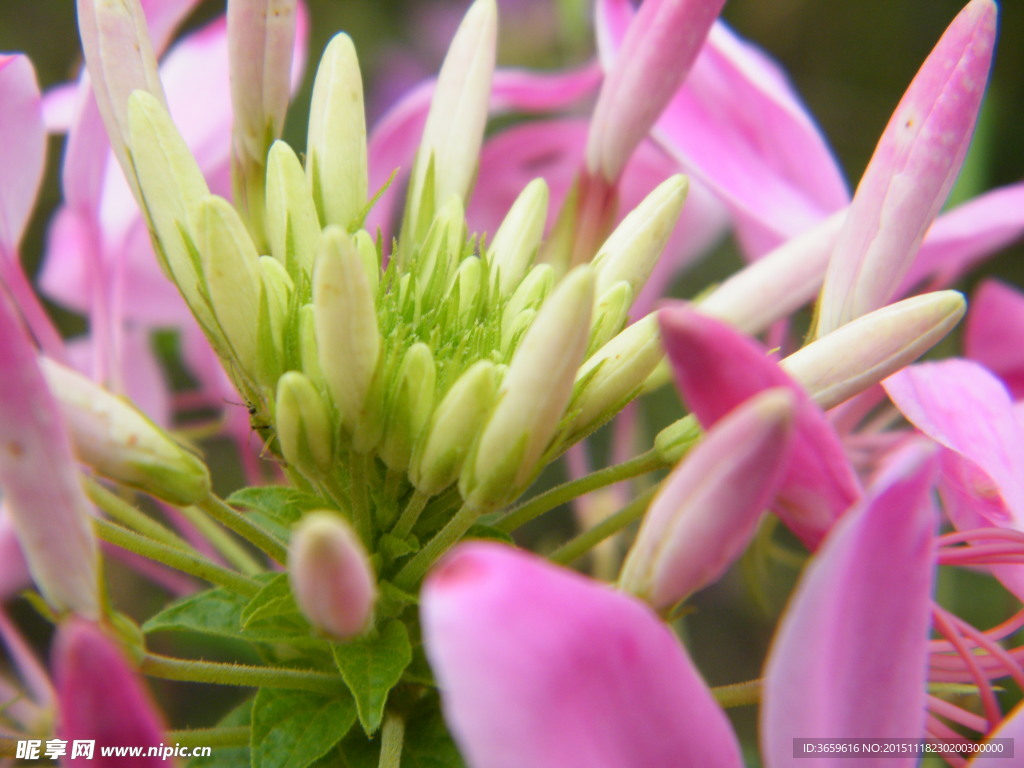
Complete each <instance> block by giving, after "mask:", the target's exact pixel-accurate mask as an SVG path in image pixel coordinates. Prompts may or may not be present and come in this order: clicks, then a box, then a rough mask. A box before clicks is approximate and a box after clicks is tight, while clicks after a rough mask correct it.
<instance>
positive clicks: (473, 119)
mask: <svg viewBox="0 0 1024 768" xmlns="http://www.w3.org/2000/svg"><path fill="white" fill-rule="evenodd" d="M497 36H498V7H497V3H496V2H495V0H475V1H474V3H473V5H471V6H470V8H469V10H468V11H467V12H466V16H465V18H464V19H463V20H462V24H461V25H460V26H459V29H458V31H457V32H456V33H455V38H454V39H453V40H452V44H451V46H450V47H449V48H448V54H447V56H445V60H444V64H442V65H441V72H440V74H439V75H438V78H437V87H436V89H435V90H434V98H433V100H432V101H431V104H430V112H429V113H428V115H427V123H426V126H425V127H424V129H423V139H422V141H421V142H420V148H419V152H418V154H417V155H416V164H415V165H414V166H413V171H412V178H411V180H410V182H409V199H408V203H407V206H406V209H407V213H406V221H405V222H404V223H403V226H402V234H403V236H406V237H411V238H412V239H413V240H414V241H419V240H420V239H421V238H422V236H423V233H425V232H426V229H427V226H428V225H429V224H430V220H431V219H432V218H433V215H434V206H436V205H439V204H441V203H444V202H445V201H446V200H447V199H448V198H449V197H451V196H452V195H457V196H458V197H460V198H462V199H463V200H466V199H468V197H469V190H470V187H471V186H472V183H473V177H474V176H475V175H476V167H477V162H478V158H479V155H480V145H481V144H482V143H483V138H484V125H485V123H486V122H487V107H488V101H489V99H490V93H491V75H492V74H493V73H494V59H495V51H496V49H497ZM428 187H429V188H428Z"/></svg>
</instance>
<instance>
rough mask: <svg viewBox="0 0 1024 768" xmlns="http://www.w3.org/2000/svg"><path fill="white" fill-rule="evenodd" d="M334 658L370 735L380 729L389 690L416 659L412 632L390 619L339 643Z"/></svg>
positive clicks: (360, 720)
mask: <svg viewBox="0 0 1024 768" xmlns="http://www.w3.org/2000/svg"><path fill="white" fill-rule="evenodd" d="M333 650H334V661H335V663H336V664H337V665H338V671H339V672H341V676H342V677H343V678H344V679H345V683H346V684H347V685H348V687H349V690H351V691H352V695H353V696H354V697H355V699H356V707H357V708H358V711H359V722H360V723H361V724H362V726H363V730H365V731H366V733H367V735H370V734H373V733H374V732H375V731H376V730H377V729H378V728H380V724H381V721H382V720H383V719H384V705H385V704H386V703H387V700H388V692H389V691H390V690H391V689H392V688H393V687H394V686H395V684H396V683H397V682H398V681H399V679H400V678H401V677H402V672H404V671H405V668H406V667H407V666H408V665H409V662H410V661H412V646H411V645H410V644H409V631H408V630H407V629H406V628H405V624H403V623H402V622H401V621H398V620H394V621H391V622H388V623H387V624H385V625H384V627H383V628H382V629H381V630H380V632H379V633H375V634H374V635H372V636H369V637H364V638H359V639H358V640H353V641H350V642H348V643H339V644H336V645H335V646H334V648H333Z"/></svg>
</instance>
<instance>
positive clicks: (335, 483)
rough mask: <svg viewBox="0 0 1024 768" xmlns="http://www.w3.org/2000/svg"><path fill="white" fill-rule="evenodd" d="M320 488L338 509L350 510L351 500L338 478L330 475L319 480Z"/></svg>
mask: <svg viewBox="0 0 1024 768" xmlns="http://www.w3.org/2000/svg"><path fill="white" fill-rule="evenodd" d="M320 487H321V488H322V490H323V491H324V492H326V495H327V496H328V497H330V499H331V501H333V502H334V503H335V504H336V505H337V507H338V509H343V510H348V509H351V508H352V499H351V497H350V495H349V492H348V489H347V488H346V487H345V486H344V485H343V484H342V482H341V480H340V478H338V477H337V476H335V475H332V474H330V473H328V474H325V475H324V476H323V477H322V478H321V479H320Z"/></svg>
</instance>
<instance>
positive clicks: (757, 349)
mask: <svg viewBox="0 0 1024 768" xmlns="http://www.w3.org/2000/svg"><path fill="white" fill-rule="evenodd" d="M659 319H660V321H661V334H662V342H663V343H664V345H665V350H666V352H667V353H668V358H669V362H670V363H671V364H672V368H673V370H674V372H675V377H676V383H677V384H678V386H679V389H680V392H681V393H682V395H683V399H684V400H685V401H686V403H687V405H688V406H689V407H690V409H691V410H692V411H693V412H694V413H695V414H696V415H697V418H698V419H700V422H701V424H703V425H704V427H705V428H708V427H710V426H711V425H712V424H715V423H716V422H717V421H718V420H719V419H721V418H722V417H723V416H724V415H725V414H727V413H728V412H729V411H731V410H732V409H733V408H735V407H736V406H738V405H739V404H740V403H742V402H744V401H745V400H747V399H748V398H750V397H752V396H753V395H755V394H757V393H758V392H761V391H762V390H765V389H771V388H772V387H786V388H787V389H789V390H791V391H792V392H793V393H794V394H795V396H796V401H797V406H796V421H795V424H796V428H795V436H794V440H793V459H792V462H791V464H790V468H789V471H788V472H787V474H786V479H785V480H784V481H783V484H782V490H781V491H780V492H779V497H778V500H777V502H776V512H777V513H778V515H779V517H780V518H781V519H782V520H783V521H784V522H785V523H786V525H787V526H789V527H790V528H791V529H792V530H793V531H794V533H796V534H797V535H798V536H799V537H800V538H801V539H802V540H803V541H804V543H805V544H807V545H808V546H809V547H811V548H812V549H813V548H814V547H815V546H816V545H817V543H818V541H820V539H821V537H822V536H823V535H824V534H825V533H826V531H827V530H828V529H829V528H830V527H831V525H832V523H833V522H834V521H835V520H836V518H838V517H839V516H840V515H841V514H842V513H843V512H845V511H846V509H847V508H848V507H849V506H850V505H851V504H852V503H853V502H854V501H856V500H857V499H858V498H859V496H860V484H859V482H858V481H857V477H856V475H855V474H854V472H853V470H852V468H851V467H850V464H849V462H848V461H847V459H846V456H845V454H844V452H843V447H842V444H841V443H840V441H839V437H838V435H836V433H835V431H834V429H833V428H832V427H831V425H830V424H829V423H828V420H827V419H826V418H825V414H824V413H823V412H822V411H821V409H820V408H818V407H817V406H816V405H815V404H814V403H813V402H812V400H811V399H810V397H809V396H808V394H807V392H806V391H805V390H804V389H803V388H802V387H801V386H800V385H798V384H797V383H796V382H794V381H793V380H792V379H791V378H789V376H788V375H787V374H786V373H785V372H784V371H783V370H782V369H781V368H779V366H778V364H777V363H776V362H775V360H773V359H772V358H770V357H769V356H768V354H767V352H766V351H765V350H764V349H763V348H762V347H761V346H760V345H759V344H758V343H757V342H755V341H754V340H753V339H751V338H749V337H747V336H744V335H743V334H741V333H739V332H738V331H736V330H734V329H733V328H732V327H730V326H728V325H726V324H725V323H722V322H721V321H719V320H714V319H712V318H710V317H707V316H704V315H702V314H700V313H699V312H697V311H695V310H694V309H692V308H690V307H689V306H687V305H685V304H673V305H672V306H671V307H667V308H665V309H662V310H661V312H660V313H659Z"/></svg>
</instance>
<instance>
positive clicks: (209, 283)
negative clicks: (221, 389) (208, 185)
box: [191, 195, 261, 375]
mask: <svg viewBox="0 0 1024 768" xmlns="http://www.w3.org/2000/svg"><path fill="white" fill-rule="evenodd" d="M191 222H192V226H191V229H192V232H193V233H194V237H195V245H196V248H197V249H198V250H199V258H200V260H201V262H202V270H203V278H204V279H205V280H206V288H207V291H208V293H209V295H210V302H211V304H212V305H213V310H214V313H215V314H216V316H217V323H218V325H219V326H220V329H221V331H223V334H224V338H225V339H226V341H227V344H228V346H229V347H230V348H231V350H232V352H233V353H234V357H235V360H237V361H238V364H239V365H240V366H241V368H242V370H243V371H245V372H246V373H247V374H249V375H252V374H254V373H255V371H256V348H257V330H258V328H257V320H258V318H259V305H260V290H261V285H260V271H259V254H258V253H257V252H256V246H255V245H253V243H252V238H250V237H249V232H248V230H247V229H246V228H245V224H243V223H242V219H241V218H240V217H239V215H238V212H237V211H235V209H234V208H233V207H232V206H231V204H230V203H229V202H228V201H227V200H225V199H224V198H221V197H217V196H216V195H208V196H206V197H204V198H203V199H202V200H201V201H200V202H199V203H198V205H196V206H195V208H194V209H193V211H192V217H191Z"/></svg>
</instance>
